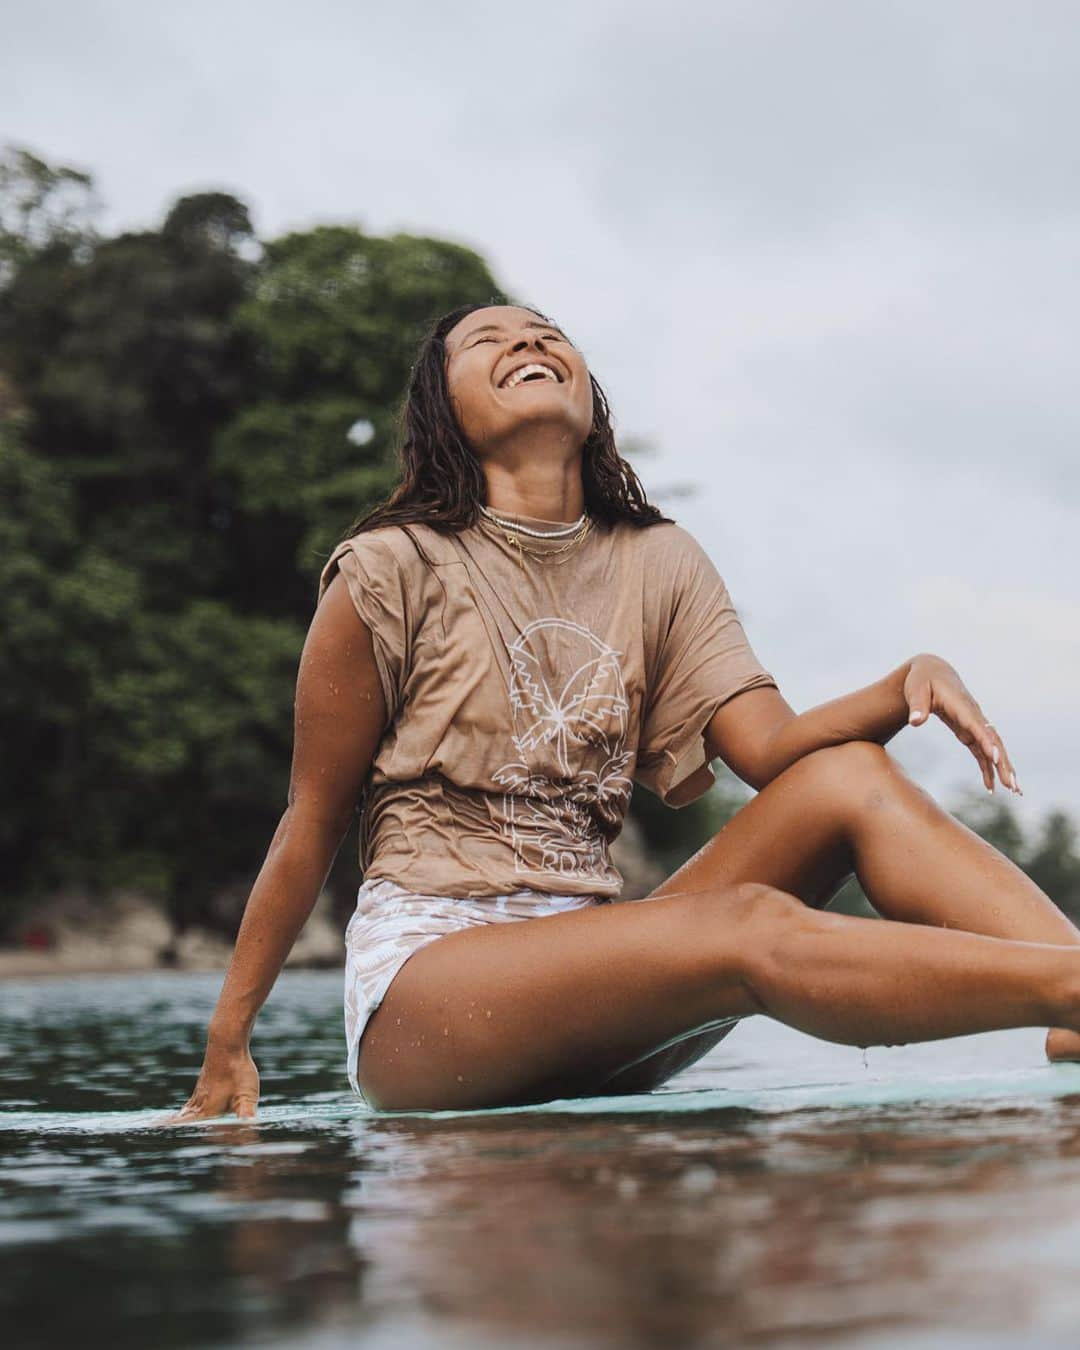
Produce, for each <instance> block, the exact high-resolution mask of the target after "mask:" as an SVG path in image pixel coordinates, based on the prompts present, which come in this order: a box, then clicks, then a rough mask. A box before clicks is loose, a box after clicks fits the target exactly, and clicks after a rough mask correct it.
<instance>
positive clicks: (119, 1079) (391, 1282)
mask: <svg viewBox="0 0 1080 1350" xmlns="http://www.w3.org/2000/svg"><path fill="white" fill-rule="evenodd" d="M340 981H341V977H340V975H339V974H337V973H336V972H320V973H311V974H306V973H300V972H291V971H286V972H285V973H284V974H283V975H282V976H281V978H280V979H279V981H278V983H277V985H276V986H275V989H274V992H273V993H272V995H271V997H270V1000H269V1001H268V1003H267V1005H266V1007H265V1008H264V1010H263V1013H262V1015H261V1016H260V1019H259V1022H258V1024H257V1027H256V1031H255V1036H254V1040H253V1051H254V1055H255V1059H256V1062H257V1064H258V1066H259V1069H260V1074H261V1078H262V1089H263V1097H262V1101H261V1103H260V1107H259V1117H258V1119H257V1120H256V1121H255V1122H243V1121H238V1120H236V1119H235V1118H229V1119H222V1120H219V1121H216V1122H210V1123H205V1124H198V1125H189V1126H185V1127H181V1128H175V1129H172V1130H168V1131H163V1130H156V1129H151V1128H148V1125H149V1122H150V1121H152V1120H154V1119H155V1118H157V1117H160V1115H161V1114H162V1113H163V1112H165V1111H168V1110H170V1109H174V1108H175V1107H177V1106H179V1105H180V1104H181V1103H182V1102H183V1101H184V1100H185V1098H186V1097H187V1095H188V1092H189V1091H190V1088H191V1086H192V1083H193V1081H194V1077H195V1074H196V1072H197V1069H198V1065H199V1062H200V1060H201V1056H202V1046H203V1035H204V1030H205V1026H206V1021H207V1017H208V1015H209V1013H210V1010H211V1008H212V1006H213V1002H214V999H215V997H216V994H217V991H218V988H219V987H220V976H218V975H201V974H181V973H170V972H162V973H158V974H152V975H139V976H118V977H109V978H102V977H94V978H86V979H63V980H51V979H50V980H23V981H11V982H7V983H5V984H0V1326H2V1327H3V1328H4V1339H5V1344H7V1345H11V1346H13V1347H37V1346H50V1347H51V1346H61V1345H63V1346H65V1347H67V1346H70V1345H72V1344H78V1345H83V1344H86V1343H88V1342H89V1343H91V1344H103V1345H109V1346H112V1347H117V1348H121V1347H139V1350H144V1348H145V1347H154V1348H155V1350H157V1348H158V1347H177V1346H185V1347H189V1346H190V1347H195V1346H207V1347H229V1346H241V1345H259V1346H270V1345H277V1344H280V1345H288V1346H296V1347H301V1348H302V1350H324V1348H325V1350H336V1347H339V1346H341V1347H344V1346H350V1347H365V1348H368V1347H370V1348H372V1350H383V1348H384V1347H385V1348H387V1350H389V1347H394V1348H395V1350H398V1348H399V1347H406V1348H408V1347H419V1346H429V1345H431V1346H439V1347H450V1348H451V1350H457V1348H458V1347H462V1348H464V1347H480V1348H481V1350H482V1348H483V1347H495V1346H499V1347H511V1348H512V1347H518V1346H521V1347H525V1346H528V1347H549V1346H552V1347H553V1346H574V1347H606V1346H615V1345H617V1346H620V1347H624V1346H625V1347H642V1348H645V1347H649V1348H650V1350H651V1347H659V1346H664V1347H668V1346H680V1347H681V1346H687V1347H694V1346H703V1347H712V1346H727V1345H745V1344H753V1345H768V1346H774V1345H775V1346H789V1345H790V1346H804V1345H827V1346H832V1345H848V1344H857V1345H860V1346H862V1345H865V1346H873V1347H878V1346H881V1347H885V1346H888V1347H894V1346H908V1345H911V1346H920V1347H921V1346H949V1347H954V1346H958V1347H964V1346H969V1345H971V1346H975V1345H978V1346H988V1345H990V1346H999V1345H1000V1346H1002V1347H1004V1346H1009V1347H1014V1346H1017V1345H1024V1346H1027V1345H1055V1346H1056V1345H1061V1346H1065V1345H1068V1346H1075V1344H1076V1343H1077V1334H1078V1331H1080V1285H1078V1284H1077V1281H1076V1267H1077V1261H1078V1253H1080V1065H1076V1066H1072V1065H1066V1066H1061V1065H1059V1066H1049V1065H1046V1064H1045V1063H1044V1062H1043V1061H1042V1058H1041V1043H1042V1036H1041V1033H1039V1032H1037V1031H1022V1032H1000V1033H996V1034H994V1035H991V1036H979V1037H968V1038H965V1039H963V1040H956V1041H950V1042H941V1043H937V1044H934V1045H927V1046H910V1047H901V1048H897V1049H894V1050H885V1049H875V1050H871V1051H870V1052H869V1054H868V1055H867V1056H866V1057H865V1063H864V1057H863V1055H862V1052H861V1051H859V1050H857V1049H850V1048H846V1047H838V1046H829V1045H825V1044H823V1043H821V1042H817V1041H813V1040H810V1039H808V1038H806V1037H802V1036H799V1035H797V1034H796V1033H794V1032H791V1031H788V1030H787V1029H786V1028H783V1027H780V1026H777V1025H776V1024H775V1023H771V1022H768V1021H767V1020H765V1019H761V1018H758V1019H754V1020H752V1021H749V1022H746V1023H744V1024H743V1025H742V1026H740V1027H739V1028H737V1029H736V1031H735V1032H734V1033H733V1034H732V1035H731V1036H730V1037H729V1038H728V1039H727V1040H726V1041H725V1042H724V1043H723V1044H722V1045H721V1046H719V1047H718V1048H717V1049H716V1050H715V1051H714V1052H713V1053H712V1054H711V1055H710V1056H709V1057H708V1058H707V1059H705V1060H703V1061H702V1062H701V1063H700V1064H698V1065H696V1066H695V1067H694V1068H692V1069H690V1070H689V1071H687V1072H686V1073H684V1074H683V1075H681V1076H680V1077H678V1078H676V1079H675V1080H674V1081H673V1083H672V1084H671V1085H670V1087H669V1088H668V1089H666V1090H664V1091H662V1092H658V1093H654V1094H651V1095H647V1096H634V1097H623V1098H615V1099H610V1098H605V1099H603V1100H602V1101H598V1102H572V1103H558V1104H554V1105H549V1106H546V1107H532V1108H527V1109H521V1110H505V1111H492V1112H474V1113H449V1112H446V1113H434V1114H428V1115H424V1114H409V1115H406V1114H400V1115H387V1116H379V1115H376V1114H373V1113H371V1112H368V1111H367V1110H365V1108H364V1107H363V1106H362V1105H361V1104H360V1103H358V1102H357V1101H356V1100H355V1099H354V1098H353V1097H352V1096H351V1095H350V1093H349V1091H348V1085H347V1083H346V1081H345V1076H344V1050H345V1046H344V1031H343V1027H342V1019H341V988H340Z"/></svg>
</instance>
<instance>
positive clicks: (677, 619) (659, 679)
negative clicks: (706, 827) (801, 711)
mask: <svg viewBox="0 0 1080 1350" xmlns="http://www.w3.org/2000/svg"><path fill="white" fill-rule="evenodd" d="M684 544H685V547H684V550H683V555H682V557H681V558H680V560H679V563H678V566H677V567H676V568H675V570H674V575H673V577H672V592H671V597H670V605H669V609H668V612H669V614H670V624H669V626H668V628H667V632H666V634H665V636H664V638H663V639H662V644H661V648H660V654H659V661H658V663H657V671H656V676H655V679H654V681H653V686H652V688H651V690H649V691H648V696H647V699H646V704H645V710H644V713H643V717H642V725H641V734H640V739H639V744H638V754H637V763H636V767H635V772H634V777H635V779H636V781H637V782H639V783H641V784H642V785H643V786H645V787H647V788H648V789H649V790H650V791H651V792H654V793H655V794H656V795H657V796H658V797H659V798H660V799H661V800H662V801H664V802H665V803H666V804H667V805H668V806H674V807H680V806H687V805H689V803H690V802H692V801H695V800H696V799H697V798H698V797H700V796H701V795H702V793H704V792H706V791H707V790H708V789H709V788H710V787H712V785H713V783H714V782H715V781H716V776H715V774H714V773H713V771H712V768H711V767H710V764H709V761H708V759H707V758H706V753H705V740H704V735H705V730H706V728H707V727H708V724H709V722H710V720H711V719H712V716H713V713H714V712H715V711H716V710H717V708H719V707H720V706H721V705H722V704H724V703H726V702H727V701H728V700H729V699H731V698H734V696H735V695H736V694H741V693H743V692H744V691H746V690H748V689H759V688H763V687H766V686H771V687H772V688H776V687H777V685H776V680H775V679H774V678H773V676H772V674H771V673H770V672H769V671H768V670H766V669H765V667H764V666H763V665H762V664H761V662H760V661H759V660H758V658H757V656H756V655H755V653H754V650H753V648H752V647H751V645H750V643H749V641H748V640H747V637H746V633H745V631H744V629H743V625H742V623H741V621H740V619H739V616H738V614H737V613H736V610H735V606H734V605H733V603H732V600H731V596H730V595H729V593H728V589H727V586H726V584H725V583H724V580H723V578H722V577H721V576H720V575H719V573H718V572H717V570H716V568H715V566H714V565H713V563H712V561H711V560H710V558H709V557H708V555H707V554H706V553H705V551H704V549H703V548H702V547H701V545H700V544H698V543H697V541H696V540H694V539H693V538H692V536H690V535H684Z"/></svg>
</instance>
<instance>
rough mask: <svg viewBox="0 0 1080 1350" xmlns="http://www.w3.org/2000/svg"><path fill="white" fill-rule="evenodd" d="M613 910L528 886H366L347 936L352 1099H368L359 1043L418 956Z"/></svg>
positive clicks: (379, 882)
mask: <svg viewBox="0 0 1080 1350" xmlns="http://www.w3.org/2000/svg"><path fill="white" fill-rule="evenodd" d="M610 903H611V901H610V898H609V897H608V896H599V895H550V894H548V892H546V891H535V890H532V889H531V888H530V887H523V888H521V889H519V890H516V891H511V892H510V893H509V894H507V895H481V896H473V897H462V898H459V897H457V896H451V895H419V894H417V893H416V892H415V891H407V890H405V888H404V887H402V886H399V885H398V883H397V882H396V881H391V880H390V878H389V877H375V878H373V879H371V880H367V879H365V881H364V882H363V884H362V885H361V887H360V889H359V891H358V892H357V895H356V912H355V913H354V914H353V916H352V918H351V919H350V920H349V924H348V927H347V928H346V929H345V1044H346V1061H345V1063H346V1072H347V1073H348V1077H349V1086H350V1087H351V1088H352V1090H353V1092H355V1093H356V1095H357V1096H358V1097H359V1098H360V1099H361V1100H362V1101H363V1100H364V1094H363V1093H362V1092H361V1090H360V1085H359V1083H358V1082H357V1081H356V1065H357V1060H358V1058H359V1053H360V1038H361V1037H362V1036H363V1034H364V1029H365V1028H366V1026H367V1024H368V1021H369V1020H370V1018H371V1015H372V1013H374V1011H375V1009H376V1008H377V1007H378V1006H379V1004H380V1003H381V1002H382V1001H383V999H384V997H385V996H386V991H387V990H388V989H389V988H390V985H391V982H392V981H393V979H394V976H395V975H396V974H397V973H398V971H399V970H400V969H401V967H402V966H403V965H404V964H405V962H406V961H407V960H408V959H409V957H410V956H412V954H413V953H414V952H418V951H419V950H420V948H421V947H426V946H427V945H428V943H429V942H435V941H436V940H437V939H438V938H441V937H445V936H446V935H447V934H448V933H457V932H460V930H461V929H463V928H476V927H478V926H479V925H481V924H486V923H513V922H515V921H516V920H518V919H536V918H540V917H541V916H543V915H545V914H565V913H567V912H568V911H569V910H573V909H585V908H588V907H589V906H591V905H602V904H610Z"/></svg>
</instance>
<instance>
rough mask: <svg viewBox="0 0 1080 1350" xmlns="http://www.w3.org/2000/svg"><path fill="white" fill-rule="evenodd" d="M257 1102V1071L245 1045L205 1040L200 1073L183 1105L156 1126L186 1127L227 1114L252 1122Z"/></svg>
mask: <svg viewBox="0 0 1080 1350" xmlns="http://www.w3.org/2000/svg"><path fill="white" fill-rule="evenodd" d="M258 1100H259V1071H258V1069H256V1067H255V1061H254V1060H253V1059H252V1058H251V1051H250V1050H249V1049H248V1047H247V1044H246V1043H242V1042H239V1041H237V1042H235V1043H232V1042H227V1043H226V1042H221V1041H217V1040H214V1039H213V1038H211V1039H210V1040H209V1041H207V1045H206V1054H205V1056H204V1057H203V1066H202V1070H201V1071H200V1073H199V1077H198V1080H197V1081H196V1083H195V1087H194V1089H193V1091H192V1093H191V1096H190V1097H189V1098H188V1099H187V1101H186V1102H185V1103H184V1105H183V1106H182V1107H181V1108H180V1110H179V1111H177V1112H176V1114H175V1115H172V1116H166V1117H164V1118H163V1119H162V1120H159V1121H157V1122H156V1124H158V1125H186V1124H188V1123H190V1122H191V1121H193V1120H205V1119H208V1118H210V1117H212V1116H225V1115H228V1114H229V1113H230V1112H233V1111H235V1113H236V1114H237V1115H238V1116H239V1117H241V1119H246V1120H252V1119H254V1117H255V1106H256V1103H257V1102H258Z"/></svg>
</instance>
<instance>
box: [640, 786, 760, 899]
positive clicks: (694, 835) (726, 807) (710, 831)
mask: <svg viewBox="0 0 1080 1350" xmlns="http://www.w3.org/2000/svg"><path fill="white" fill-rule="evenodd" d="M713 772H714V774H715V775H716V782H715V783H714V784H713V786H712V787H711V788H710V789H709V791H708V792H706V793H704V794H703V795H702V796H700V797H698V799H697V800H696V801H693V802H690V803H689V804H688V805H687V806H682V807H678V808H673V807H670V806H665V805H664V803H663V802H662V801H661V800H660V798H659V797H657V796H656V794H655V793H652V792H649V791H648V790H647V789H646V788H643V787H641V786H639V785H637V784H635V786H634V791H633V794H632V795H631V798H630V814H631V815H632V816H633V817H634V820H635V821H636V822H637V824H638V825H639V826H640V827H641V834H642V838H643V840H644V843H645V846H646V847H647V849H648V851H649V856H650V857H651V858H653V859H654V860H655V861H656V862H658V863H659V864H660V866H661V867H663V869H664V871H665V872H667V873H668V874H669V875H670V873H672V872H674V871H675V870H676V869H677V868H679V867H681V866H682V865H683V863H684V862H686V860H687V859H688V858H690V857H691V856H692V855H693V854H695V853H696V852H697V851H698V849H699V848H701V847H702V845H703V844H705V843H707V842H708V840H710V839H711V838H712V836H713V835H714V834H716V833H718V831H720V830H721V829H723V827H724V826H725V825H726V824H727V822H728V821H729V820H730V819H731V817H732V816H733V815H734V814H735V812H736V811H738V810H739V809H740V808H741V807H742V806H744V805H745V804H746V803H747V802H748V801H749V800H750V798H751V796H752V795H753V794H752V793H751V791H750V789H749V788H748V787H747V786H746V785H745V784H744V783H743V782H742V780H741V779H739V778H736V777H735V775H734V774H733V773H732V772H731V770H730V769H729V768H728V767H727V765H725V764H724V762H723V761H722V760H717V761H715V763H714V764H713Z"/></svg>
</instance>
